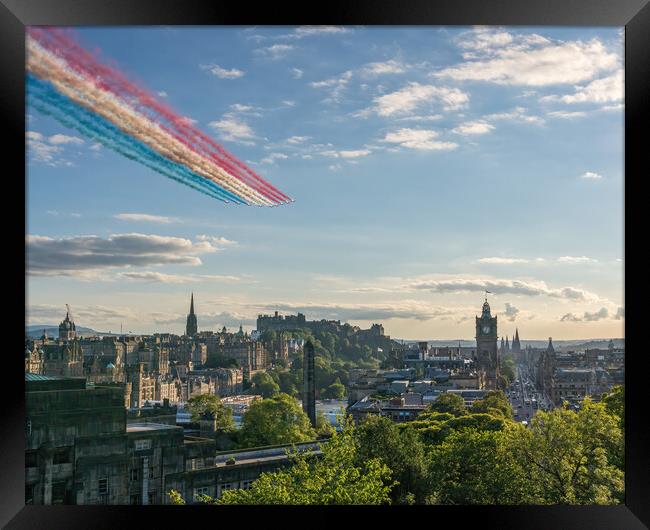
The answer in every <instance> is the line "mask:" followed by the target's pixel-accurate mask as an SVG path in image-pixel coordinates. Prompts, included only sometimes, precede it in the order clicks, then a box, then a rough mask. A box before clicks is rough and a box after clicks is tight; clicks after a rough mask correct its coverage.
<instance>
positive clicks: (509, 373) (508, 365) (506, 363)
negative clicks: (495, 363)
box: [499, 357, 516, 386]
mask: <svg viewBox="0 0 650 530" xmlns="http://www.w3.org/2000/svg"><path fill="white" fill-rule="evenodd" d="M500 368H501V369H500V370H499V371H500V372H501V375H502V376H503V378H504V379H505V384H506V386H508V385H509V384H510V383H512V382H513V381H514V380H515V378H516V374H515V361H514V359H512V357H505V358H504V359H503V360H502V361H501V367H500Z"/></svg>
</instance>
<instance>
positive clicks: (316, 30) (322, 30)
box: [293, 26, 352, 39]
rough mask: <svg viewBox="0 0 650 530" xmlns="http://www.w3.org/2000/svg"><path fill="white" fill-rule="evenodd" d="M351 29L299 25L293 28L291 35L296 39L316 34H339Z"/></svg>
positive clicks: (348, 31)
mask: <svg viewBox="0 0 650 530" xmlns="http://www.w3.org/2000/svg"><path fill="white" fill-rule="evenodd" d="M351 31H352V30H351V29H349V28H344V27H341V26H300V27H298V28H296V29H295V30H294V33H293V36H294V38H297V39H302V38H305V37H312V36H318V35H334V34H336V35H340V34H343V33H350V32H351Z"/></svg>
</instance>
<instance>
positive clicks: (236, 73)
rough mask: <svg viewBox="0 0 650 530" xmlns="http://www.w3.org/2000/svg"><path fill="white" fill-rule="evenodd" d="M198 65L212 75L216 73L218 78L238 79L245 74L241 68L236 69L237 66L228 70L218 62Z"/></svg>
mask: <svg viewBox="0 0 650 530" xmlns="http://www.w3.org/2000/svg"><path fill="white" fill-rule="evenodd" d="M199 67H200V68H201V70H206V71H208V72H210V73H211V74H212V75H216V76H217V77H218V78H219V79H239V78H240V77H243V76H244V74H245V72H244V71H243V70H238V69H237V68H231V69H230V70H228V69H227V68H223V67H221V66H219V65H218V64H202V65H200V66H199Z"/></svg>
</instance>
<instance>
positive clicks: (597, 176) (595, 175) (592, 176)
mask: <svg viewBox="0 0 650 530" xmlns="http://www.w3.org/2000/svg"><path fill="white" fill-rule="evenodd" d="M580 178H583V179H591V180H598V179H601V178H603V176H602V175H600V174H598V173H594V172H593V171H587V172H586V173H583V174H582V175H580Z"/></svg>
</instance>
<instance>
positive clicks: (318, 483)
mask: <svg viewBox="0 0 650 530" xmlns="http://www.w3.org/2000/svg"><path fill="white" fill-rule="evenodd" d="M321 448H322V456H320V457H319V456H315V455H312V456H310V455H305V454H302V455H297V456H293V457H292V458H293V459H294V463H293V465H292V466H291V467H289V468H288V469H283V470H280V471H275V472H273V473H262V475H261V476H260V478H259V479H258V480H256V481H255V482H253V484H252V487H251V489H249V490H229V491H226V492H224V493H223V495H222V497H221V499H219V500H218V501H217V504H388V503H390V496H389V491H390V488H391V486H392V484H391V483H390V480H389V477H390V470H389V469H388V467H387V466H386V465H385V464H383V463H382V462H380V461H379V460H378V459H376V458H372V459H370V460H366V461H364V462H362V463H359V459H358V458H357V450H358V443H357V441H356V439H355V437H354V434H353V430H352V428H351V427H346V428H344V429H343V432H341V433H338V434H335V435H334V436H333V437H332V438H331V439H330V440H329V441H328V442H326V443H324V444H322V446H321Z"/></svg>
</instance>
